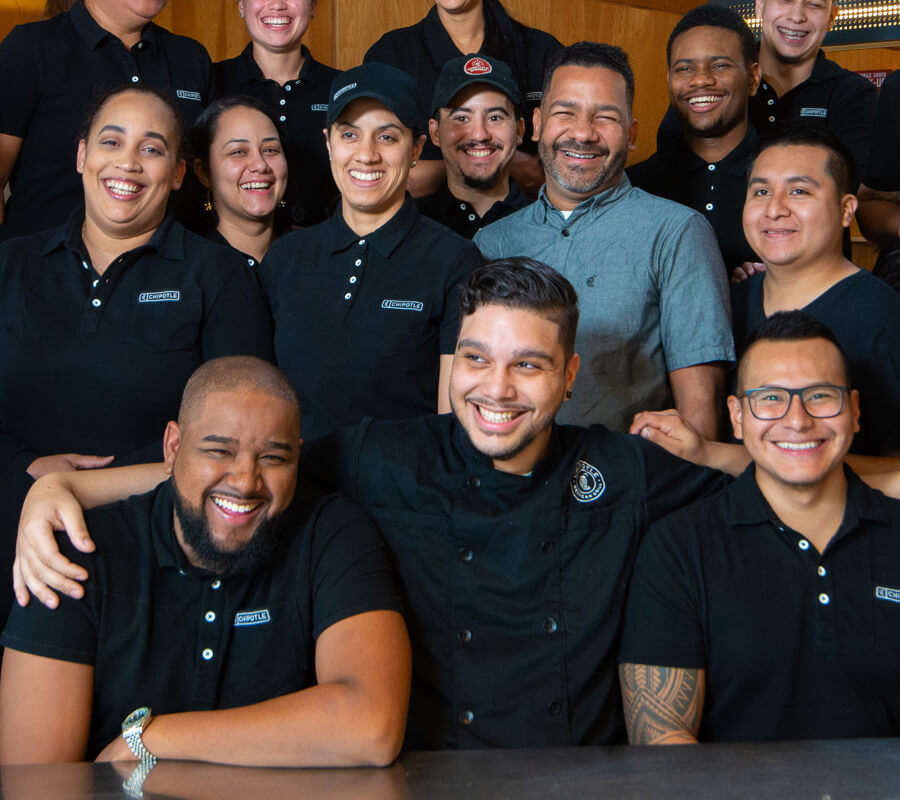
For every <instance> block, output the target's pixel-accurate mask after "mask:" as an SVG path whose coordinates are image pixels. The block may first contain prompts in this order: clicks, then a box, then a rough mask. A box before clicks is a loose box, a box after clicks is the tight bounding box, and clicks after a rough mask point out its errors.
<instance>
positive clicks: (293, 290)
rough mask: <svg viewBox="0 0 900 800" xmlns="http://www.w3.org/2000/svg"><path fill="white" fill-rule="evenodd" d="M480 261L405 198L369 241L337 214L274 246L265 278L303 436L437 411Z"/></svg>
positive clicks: (280, 354)
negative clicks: (465, 292)
mask: <svg viewBox="0 0 900 800" xmlns="http://www.w3.org/2000/svg"><path fill="white" fill-rule="evenodd" d="M480 262H481V254H480V253H479V252H478V248H476V247H475V245H474V244H472V243H471V242H467V241H466V240H465V239H463V238H462V237H460V236H457V235H456V234H455V233H453V232H452V231H449V230H447V229H446V228H445V227H444V226H443V225H438V223H436V222H434V220H430V219H428V218H427V217H423V216H422V215H421V214H420V213H419V211H418V209H417V208H416V204H415V202H414V201H413V200H412V198H410V197H408V196H407V198H406V202H405V203H404V204H403V206H402V207H401V209H400V210H399V211H398V212H397V213H396V214H395V215H394V217H393V218H392V219H391V220H390V221H389V222H387V223H385V224H384V225H382V226H381V227H380V228H379V229H378V230H376V231H374V232H372V233H370V234H368V235H366V236H357V235H356V234H355V233H354V232H353V231H352V230H351V229H350V228H349V227H347V223H346V222H344V218H343V215H342V214H341V212H340V209H338V211H336V212H335V213H334V215H333V216H331V217H330V218H329V219H328V220H326V221H325V222H323V223H321V224H320V225H316V226H314V227H312V228H307V229H305V230H302V231H295V232H294V233H289V234H288V235H287V236H284V237H282V238H281V239H279V240H278V241H277V242H275V243H274V244H273V245H272V246H271V247H270V248H269V252H268V253H267V254H266V257H265V259H264V260H263V263H262V265H261V267H260V279H261V280H262V284H263V289H264V290H265V293H266V296H267V297H268V298H269V305H270V306H271V309H272V317H273V319H274V323H275V358H276V361H277V362H278V366H279V367H281V369H282V370H283V371H284V372H285V373H286V374H287V376H288V378H290V380H291V381H292V382H293V383H294V385H295V387H296V389H297V392H298V393H299V395H300V407H301V408H302V409H303V435H304V437H305V438H314V437H316V436H321V435H323V434H326V433H330V432H331V431H333V430H336V429H337V428H339V427H341V426H344V425H351V424H354V423H356V422H358V421H359V420H360V419H362V418H363V417H365V416H374V417H376V418H382V417H383V418H387V419H397V418H400V417H409V416H414V415H416V414H428V413H432V412H434V411H435V410H436V409H437V395H438V372H439V368H440V356H441V355H442V354H449V353H452V352H453V351H454V350H455V348H456V335H457V331H458V328H459V297H458V293H459V292H458V287H459V284H460V283H462V281H463V280H464V279H465V278H466V276H467V275H468V274H469V272H470V271H471V270H472V268H473V267H475V266H476V265H477V264H479V263H480Z"/></svg>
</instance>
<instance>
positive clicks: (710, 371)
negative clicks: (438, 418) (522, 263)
mask: <svg viewBox="0 0 900 800" xmlns="http://www.w3.org/2000/svg"><path fill="white" fill-rule="evenodd" d="M633 95H634V76H633V74H632V72H631V67H630V66H629V64H628V57H627V56H626V55H625V53H624V52H623V51H622V50H621V49H620V48H618V47H614V46H612V45H606V44H597V43H593V42H579V43H577V44H574V45H571V46H570V47H567V48H564V49H563V50H562V51H561V52H560V53H559V54H557V55H556V56H554V57H553V59H552V60H551V63H550V66H549V67H548V70H547V75H546V78H545V81H544V93H543V99H542V100H541V106H540V108H539V109H537V110H536V111H535V115H534V129H535V137H536V139H537V141H538V154H539V155H540V158H541V162H542V163H543V165H544V171H545V172H546V175H547V182H546V184H545V185H544V187H543V188H542V190H541V194H540V196H539V198H538V200H537V201H536V202H534V203H533V204H531V205H530V206H527V207H526V208H523V209H522V210H521V211H518V212H516V213H515V214H512V215H510V216H508V217H506V218H505V219H502V220H500V221H499V222H495V223H494V224H493V225H489V226H488V227H486V228H484V229H482V230H481V231H479V232H478V234H477V235H476V236H475V240H474V241H475V243H476V244H477V245H478V247H479V248H480V249H481V251H482V253H483V254H484V255H485V257H487V258H508V257H511V256H529V257H532V258H536V259H539V260H540V261H543V262H545V263H547V264H550V265H551V266H553V267H555V268H556V269H558V270H559V271H560V272H561V273H562V274H564V275H565V276H566V277H567V278H568V279H569V280H570V281H572V283H573V284H574V286H575V288H576V290H577V291H578V293H579V298H580V302H581V309H582V325H581V327H580V329H579V334H578V341H577V343H576V349H577V350H578V352H579V353H580V354H581V358H582V365H583V369H582V378H581V380H580V382H579V383H578V384H577V385H576V386H575V388H574V389H573V399H572V401H571V402H570V403H568V404H567V405H566V406H565V407H564V409H563V411H562V416H561V420H562V421H564V422H574V423H577V424H581V425H587V424H592V423H598V422H599V423H603V424H604V425H608V426H609V427H611V428H613V429H616V430H622V431H624V430H627V429H628V425H629V423H630V422H631V419H632V417H633V416H634V414H635V413H637V412H638V411H641V410H644V409H659V408H663V407H667V406H670V405H671V404H672V398H673V397H674V403H675V405H676V406H677V408H678V409H679V410H680V411H681V412H682V413H684V414H685V416H686V417H687V418H688V419H690V420H691V422H692V423H693V424H694V425H695V426H696V427H699V428H700V429H702V430H703V431H705V432H706V433H707V434H708V435H709V436H710V437H711V438H714V437H715V435H716V432H717V430H718V414H719V403H720V399H721V391H722V387H723V371H722V366H721V363H722V362H727V361H731V360H732V359H733V349H732V342H731V336H730V332H729V308H728V298H727V284H726V280H725V270H724V269H723V266H722V258H721V256H720V255H719V248H718V245H717V244H716V238H715V235H714V234H713V231H712V229H711V228H710V227H709V224H708V223H707V222H706V221H705V220H704V219H703V218H702V217H701V216H700V215H699V214H697V213H696V212H695V211H691V210H690V209H687V208H685V207H684V206H681V205H678V204H676V203H672V202H670V201H668V200H664V199H662V198H658V197H653V196H652V195H649V194H647V193H645V192H643V191H641V190H639V189H635V188H633V187H632V186H631V183H630V181H629V180H628V178H627V176H625V175H624V169H625V161H626V158H627V156H628V149H629V148H630V147H631V146H632V144H633V142H634V138H635V135H636V134H637V121H636V120H635V119H633V117H632V113H631V111H632V108H631V107H632V100H633Z"/></svg>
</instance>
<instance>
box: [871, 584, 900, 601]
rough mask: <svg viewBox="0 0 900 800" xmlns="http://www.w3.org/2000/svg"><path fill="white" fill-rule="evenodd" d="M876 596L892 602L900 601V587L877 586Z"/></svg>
mask: <svg viewBox="0 0 900 800" xmlns="http://www.w3.org/2000/svg"><path fill="white" fill-rule="evenodd" d="M875 597H877V598H878V599H879V600H887V601H888V602H890V603H900V589H889V588H888V587H887V586H876V587H875Z"/></svg>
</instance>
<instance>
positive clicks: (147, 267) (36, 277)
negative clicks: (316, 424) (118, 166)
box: [0, 211, 272, 470]
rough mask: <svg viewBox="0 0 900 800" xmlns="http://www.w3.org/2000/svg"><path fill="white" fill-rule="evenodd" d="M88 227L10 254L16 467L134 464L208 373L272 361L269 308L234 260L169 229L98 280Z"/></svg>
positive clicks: (77, 223) (0, 269)
mask: <svg viewBox="0 0 900 800" xmlns="http://www.w3.org/2000/svg"><path fill="white" fill-rule="evenodd" d="M82 220H83V212H80V211H77V212H75V213H74V214H72V216H71V217H70V219H69V222H68V223H67V224H66V225H65V226H63V227H61V228H57V229H55V230H53V231H49V232H46V231H45V232H44V233H40V234H33V235H31V236H25V237H20V238H16V239H13V240H11V241H8V242H5V243H4V244H3V245H2V246H0V285H2V286H3V287H4V290H3V292H2V294H0V320H2V322H0V429H2V436H0V466H2V467H4V468H6V469H11V470H24V469H25V468H26V467H27V466H28V464H30V463H31V461H33V460H34V459H35V458H37V457H38V456H42V455H50V454H55V453H70V452H72V453H84V454H91V455H115V456H127V455H128V454H130V453H132V452H133V451H136V450H139V449H140V448H143V447H144V446H145V445H148V444H151V443H153V442H156V441H157V440H158V439H159V437H160V435H161V433H162V431H163V429H164V428H165V424H166V422H167V421H168V420H170V419H175V417H176V416H177V414H178V406H179V403H180V402H181V392H182V390H183V389H184V384H185V382H186V381H187V379H188V377H190V375H191V373H192V372H193V371H194V370H195V369H196V368H197V367H198V366H199V365H200V364H201V363H202V362H204V361H207V360H208V359H210V358H215V357H217V356H224V355H238V354H250V355H257V356H260V357H262V358H270V357H271V353H272V338H271V337H272V328H271V321H270V318H269V315H268V311H267V308H266V303H265V300H264V298H263V296H262V293H261V291H260V288H259V285H258V283H257V281H256V277H255V275H254V274H253V273H252V272H251V271H250V270H249V269H248V268H247V266H246V263H245V262H244V261H243V259H242V258H241V257H240V256H238V255H237V254H236V253H235V252H234V251H233V250H227V249H226V248H223V247H220V246H218V245H214V244H211V243H210V242H207V241H206V240H204V239H201V238H200V237H199V236H195V235H194V234H192V233H188V232H187V231H185V230H184V228H182V227H181V225H179V224H178V223H177V222H175V221H174V220H172V219H167V220H165V221H164V222H163V224H162V225H161V226H160V228H159V229H158V230H157V231H156V233H155V234H154V235H153V237H152V238H151V239H150V241H149V242H148V243H147V244H146V245H143V246H142V247H138V248H136V249H134V250H131V251H129V252H127V253H123V254H122V255H121V256H120V257H119V258H118V259H117V260H116V261H115V262H113V263H112V264H110V266H109V267H108V268H107V269H106V271H105V272H104V273H103V275H98V274H97V272H96V271H95V270H94V269H93V267H92V266H91V263H90V257H89V256H88V254H87V251H86V250H85V248H84V244H83V243H82V240H81V225H82ZM158 453H159V451H156V456H157V457H158Z"/></svg>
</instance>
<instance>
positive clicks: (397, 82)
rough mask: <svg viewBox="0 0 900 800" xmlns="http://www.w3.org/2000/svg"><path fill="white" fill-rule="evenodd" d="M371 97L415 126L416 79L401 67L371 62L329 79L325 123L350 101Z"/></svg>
mask: <svg viewBox="0 0 900 800" xmlns="http://www.w3.org/2000/svg"><path fill="white" fill-rule="evenodd" d="M360 97H371V98H372V99H373V100H377V101H378V102H379V103H384V105H385V106H387V107H388V108H389V109H390V110H391V111H393V112H394V114H395V115H396V116H397V119H399V120H400V122H402V123H403V125H405V126H406V127H407V128H411V129H415V127H416V81H415V79H414V78H413V76H412V75H410V74H409V73H407V72H404V71H403V70H402V69H397V68H396V67H391V66H389V65H387V64H381V63H379V62H377V61H373V62H372V63H370V64H363V65H361V66H359V67H353V68H352V69H348V70H347V71H346V72H342V73H341V74H340V75H338V76H337V77H336V78H335V79H334V80H333V81H332V82H331V91H330V93H329V95H328V113H327V114H326V115H325V122H326V124H328V125H333V124H334V122H335V120H337V117H338V114H340V113H341V111H343V110H344V109H345V108H346V107H347V106H348V105H349V104H350V103H352V102H353V101H354V100H358V99H359V98H360Z"/></svg>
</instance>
